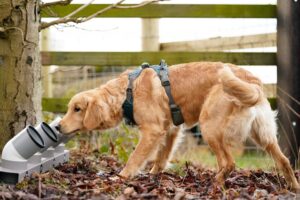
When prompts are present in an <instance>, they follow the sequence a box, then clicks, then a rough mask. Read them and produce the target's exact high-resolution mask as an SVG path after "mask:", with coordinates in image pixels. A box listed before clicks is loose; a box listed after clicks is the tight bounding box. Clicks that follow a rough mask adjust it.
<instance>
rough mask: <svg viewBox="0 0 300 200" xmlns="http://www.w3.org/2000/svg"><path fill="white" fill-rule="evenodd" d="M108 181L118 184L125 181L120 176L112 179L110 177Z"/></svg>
mask: <svg viewBox="0 0 300 200" xmlns="http://www.w3.org/2000/svg"><path fill="white" fill-rule="evenodd" d="M108 179H109V180H110V181H113V182H118V181H121V180H123V178H122V177H120V176H112V177H109V178H108Z"/></svg>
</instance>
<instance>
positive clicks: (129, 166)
mask: <svg viewBox="0 0 300 200" xmlns="http://www.w3.org/2000/svg"><path fill="white" fill-rule="evenodd" d="M141 132H142V134H141V139H140V141H139V143H138V145H137V147H136V149H135V150H134V151H133V152H132V154H131V155H130V157H129V159H128V161H127V163H126V166H125V168H124V169H123V170H122V171H121V172H120V174H119V175H120V176H122V177H124V178H130V177H133V176H134V175H136V174H137V173H138V171H139V169H141V168H142V166H143V165H144V164H145V163H146V161H147V160H148V159H149V157H150V156H151V154H152V153H154V152H155V151H156V149H157V148H158V146H159V144H160V143H161V141H162V138H163V136H164V134H166V132H165V131H160V129H158V128H157V127H156V128H155V125H153V126H150V125H148V126H147V127H144V128H141Z"/></svg>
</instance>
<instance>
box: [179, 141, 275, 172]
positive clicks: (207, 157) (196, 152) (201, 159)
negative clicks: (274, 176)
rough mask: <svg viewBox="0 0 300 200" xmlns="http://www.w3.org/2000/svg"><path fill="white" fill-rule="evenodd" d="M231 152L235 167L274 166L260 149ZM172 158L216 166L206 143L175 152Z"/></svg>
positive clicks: (211, 166) (183, 161)
mask: <svg viewBox="0 0 300 200" xmlns="http://www.w3.org/2000/svg"><path fill="white" fill-rule="evenodd" d="M232 153H233V155H234V159H235V162H236V167H237V168H242V169H263V170H271V169H273V168H274V166H275V165H274V162H273V160H272V158H271V157H270V156H269V155H267V154H265V153H264V152H262V151H260V150H252V151H250V152H246V151H245V152H242V151H241V150H238V151H237V150H236V149H232ZM174 159H175V160H177V161H178V162H179V163H185V162H192V163H194V164H196V165H201V166H203V167H205V168H210V169H212V168H213V169H216V168H217V162H216V157H215V155H214V153H213V152H211V151H210V149H209V147H208V146H206V145H199V146H196V145H195V146H194V147H192V148H190V149H188V150H186V151H185V152H177V153H176V154H175V157H174Z"/></svg>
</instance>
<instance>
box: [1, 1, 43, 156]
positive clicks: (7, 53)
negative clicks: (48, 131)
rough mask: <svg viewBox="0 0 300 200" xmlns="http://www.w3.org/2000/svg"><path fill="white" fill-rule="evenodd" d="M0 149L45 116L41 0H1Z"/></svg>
mask: <svg viewBox="0 0 300 200" xmlns="http://www.w3.org/2000/svg"><path fill="white" fill-rule="evenodd" d="M0 11H1V12H0V152H1V150H2V148H3V146H4V145H5V143H6V142H7V141H8V140H9V139H10V138H11V137H13V136H14V135H15V134H17V133H18V132H19V131H20V130H22V129H23V128H24V127H26V126H27V125H28V124H33V125H34V124H36V123H37V122H39V121H40V120H41V92H42V91H41V64H40V56H39V31H38V28H39V24H40V15H39V0H1V1H0Z"/></svg>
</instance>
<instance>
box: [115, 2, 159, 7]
mask: <svg viewBox="0 0 300 200" xmlns="http://www.w3.org/2000/svg"><path fill="white" fill-rule="evenodd" d="M159 1H161V0H153V1H144V2H142V3H140V4H137V5H130V6H116V7H115V8H120V9H123V8H125V9H128V8H139V7H143V6H146V5H148V4H151V3H155V2H159Z"/></svg>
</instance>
